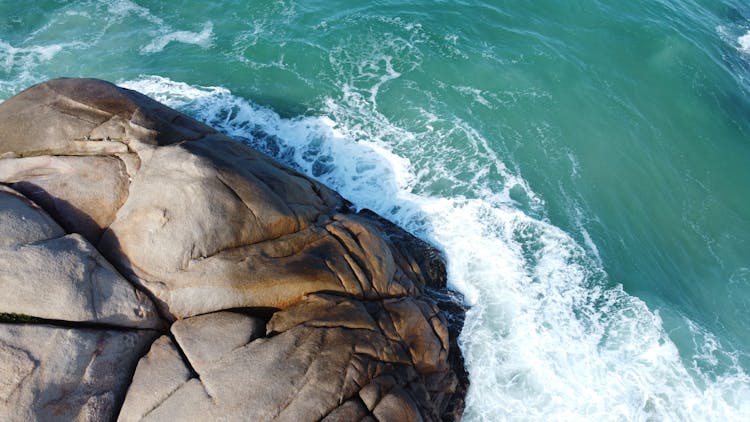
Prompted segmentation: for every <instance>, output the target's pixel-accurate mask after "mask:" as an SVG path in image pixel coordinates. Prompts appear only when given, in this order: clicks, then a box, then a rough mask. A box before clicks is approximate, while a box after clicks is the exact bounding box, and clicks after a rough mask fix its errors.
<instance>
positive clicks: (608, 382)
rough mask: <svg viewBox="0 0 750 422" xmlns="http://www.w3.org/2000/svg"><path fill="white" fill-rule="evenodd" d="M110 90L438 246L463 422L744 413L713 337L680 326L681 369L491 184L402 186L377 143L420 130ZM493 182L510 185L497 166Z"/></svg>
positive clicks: (585, 264) (603, 284)
mask: <svg viewBox="0 0 750 422" xmlns="http://www.w3.org/2000/svg"><path fill="white" fill-rule="evenodd" d="M375 82H377V79H375ZM121 85H123V86H126V87H129V88H133V89H137V90H140V91H142V92H144V93H146V94H148V95H151V96H153V97H155V98H157V99H159V100H160V101H163V102H165V103H167V104H169V105H172V106H174V107H177V108H180V109H181V110H183V111H185V112H187V113H189V114H191V115H193V116H195V117H197V118H199V119H200V120H203V121H205V122H207V123H208V124H210V125H213V126H215V127H217V128H219V129H220V130H222V131H224V132H227V133H229V134H230V135H233V136H235V137H238V138H240V139H242V140H244V141H245V142H248V143H249V144H251V145H253V146H255V147H258V148H260V149H262V150H264V151H266V152H267V153H269V154H270V155H272V156H275V157H277V158H278V159H280V160H282V161H285V162H287V163H289V164H291V165H293V166H295V167H296V168H298V169H300V170H302V171H304V172H306V173H307V174H309V175H311V176H313V177H315V178H317V179H319V180H321V181H323V182H324V183H327V184H328V185H330V186H332V187H334V188H336V189H337V190H339V191H340V192H341V193H342V194H343V195H344V196H346V197H347V198H348V199H350V200H352V201H354V203H355V204H357V205H358V206H360V207H367V208H371V209H374V210H375V211H377V212H379V213H381V214H383V215H385V216H387V217H388V218H390V219H392V220H394V221H396V222H398V223H399V224H401V225H402V226H404V227H406V228H407V229H409V230H411V231H412V232H415V233H417V234H418V235H420V236H422V237H424V238H427V239H429V240H431V241H432V242H434V243H436V244H437V245H439V246H440V247H441V248H442V249H443V250H444V251H445V252H446V255H447V257H448V259H449V266H448V270H449V282H450V285H451V286H452V287H453V288H455V289H458V290H460V291H461V292H463V293H464V294H465V296H466V298H467V301H468V302H469V303H470V305H471V306H472V307H471V309H470V311H469V313H468V315H467V320H466V325H465V328H464V331H463V333H462V335H461V338H460V342H461V345H462V349H463V351H464V355H465V358H466V362H467V366H468V369H469V372H470V379H471V383H472V384H471V388H470V390H469V395H468V398H467V409H466V413H465V419H466V420H487V421H496V420H507V419H510V420H545V421H546V420H676V421H682V420H722V421H723V420H748V419H750V378H749V377H748V375H747V374H746V373H745V372H744V371H743V370H742V369H741V368H740V366H739V364H738V363H736V362H735V363H734V366H733V368H732V369H731V370H729V371H726V372H724V373H723V375H716V374H713V373H711V370H712V368H714V367H715V366H716V365H717V363H718V361H717V360H712V357H714V356H719V355H721V354H722V353H723V352H722V348H721V345H720V344H719V342H718V340H716V338H715V337H712V336H711V335H710V333H707V332H704V331H700V328H699V327H697V326H695V324H692V323H690V322H689V321H688V323H689V324H692V325H690V327H691V330H693V332H694V339H695V341H696V342H697V345H698V347H697V349H696V350H698V353H697V354H696V356H695V357H694V358H693V359H694V360H693V361H692V362H693V363H690V360H689V359H688V364H686V363H685V361H684V360H683V359H682V358H681V357H680V354H679V353H678V350H677V348H676V347H675V345H674V344H673V343H672V342H671V341H670V338H669V336H668V335H667V334H666V333H665V332H664V329H663V328H662V320H661V317H660V316H659V314H658V313H654V312H652V311H650V310H649V309H648V308H647V307H646V305H645V304H644V303H643V302H642V301H641V300H639V299H638V298H635V297H633V296H630V295H628V294H627V293H625V292H624V291H623V290H622V288H621V287H619V286H612V285H611V283H610V282H608V280H607V278H606V274H605V273H604V272H603V270H602V269H601V266H600V265H599V264H598V262H597V259H596V258H595V257H593V258H592V257H590V256H589V254H588V253H587V252H586V250H585V249H583V248H582V247H581V246H579V245H578V244H576V242H575V241H574V240H573V239H572V238H571V237H570V236H569V235H568V234H567V233H565V232H563V231H562V230H560V229H559V228H557V227H555V226H553V225H550V224H549V223H547V222H544V221H540V220H538V219H534V218H532V217H530V216H528V215H526V214H525V213H523V212H521V211H520V210H519V209H518V208H517V207H516V206H515V204H514V202H513V201H510V200H509V199H508V198H507V197H505V196H503V195H497V194H495V193H493V189H489V188H487V189H483V188H481V187H478V188H477V190H476V192H479V193H480V195H478V196H477V197H475V198H466V197H461V196H446V197H430V196H423V195H417V194H415V193H414V191H415V190H419V188H420V184H422V183H425V179H423V178H421V177H420V176H419V175H420V173H421V171H422V170H421V169H420V168H418V167H417V164H415V162H414V161H413V160H410V159H407V158H405V157H404V156H402V155H401V154H396V153H394V147H393V144H392V143H391V141H390V139H392V138H394V137H395V135H394V134H396V135H398V136H406V137H407V138H408V137H411V139H412V140H416V141H419V142H420V143H421V142H422V141H423V139H421V138H420V135H418V134H414V133H410V132H408V131H406V130H404V129H402V128H399V127H398V126H396V125H393V124H392V123H390V122H388V121H387V119H385V118H384V117H383V116H381V115H379V114H378V113H377V111H376V110H374V108H373V107H372V103H371V102H368V101H367V97H366V96H356V95H355V98H353V99H354V100H356V101H351V100H352V98H348V97H347V95H351V93H350V94H344V95H343V97H342V98H339V99H330V98H329V99H328V100H327V102H326V104H324V106H323V107H324V109H326V110H328V111H329V116H321V117H316V116H312V117H298V118H293V119H284V118H281V117H280V116H279V115H278V114H276V113H275V112H273V111H272V110H270V109H267V108H263V107H259V106H257V105H255V104H252V103H250V102H248V101H246V100H244V99H241V98H238V97H235V96H233V95H232V94H231V93H230V92H229V91H228V90H226V89H224V88H221V87H197V86H190V85H187V84H183V83H179V82H174V81H171V80H169V79H165V78H161V77H143V78H140V79H138V80H134V81H127V82H123V83H122V84H121ZM364 92H367V90H364ZM347 98H348V99H347ZM357 107H363V108H361V109H359V108H357ZM436 118H437V117H436ZM362 119H369V120H368V121H367V122H364V121H362ZM344 122H346V123H344ZM354 122H359V125H353V124H352V123H354ZM470 129H471V128H470V127H464V128H463V130H464V131H468V132H470ZM434 135H435V134H434V133H432V134H431V135H430V136H434ZM474 135H475V136H478V134H474ZM448 136H450V135H448ZM432 141H433V143H436V144H440V143H441V142H445V140H444V139H433V140H432ZM475 141H477V142H478V144H477V151H480V152H481V151H482V148H483V147H482V145H481V140H476V139H475ZM496 158H497V157H495V159H496ZM440 159H441V158H440V157H438V158H435V160H440ZM432 164H433V165H439V163H437V162H432ZM420 165H421V164H420ZM497 167H498V168H501V169H504V166H503V165H502V163H498V164H497ZM504 171H507V170H504ZM504 180H505V183H506V185H517V184H521V185H523V180H522V179H521V178H520V177H518V176H516V175H512V174H510V173H509V172H508V173H507V174H505V176H504ZM477 183H483V182H482V181H481V180H480V179H477ZM524 186H525V185H524ZM527 188H528V187H524V189H527ZM529 195H533V193H529ZM695 362H698V363H695Z"/></svg>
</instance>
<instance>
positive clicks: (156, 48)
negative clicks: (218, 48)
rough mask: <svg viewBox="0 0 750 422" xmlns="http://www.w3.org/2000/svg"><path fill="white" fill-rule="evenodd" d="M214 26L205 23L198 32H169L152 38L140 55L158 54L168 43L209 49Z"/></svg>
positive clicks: (210, 23)
mask: <svg viewBox="0 0 750 422" xmlns="http://www.w3.org/2000/svg"><path fill="white" fill-rule="evenodd" d="M213 37H214V24H213V23H212V22H210V21H209V22H206V23H205V24H203V29H202V30H201V31H200V32H190V31H171V32H168V33H166V34H163V35H160V36H158V37H156V38H154V39H153V40H152V41H151V42H150V43H148V44H147V45H145V46H143V47H142V48H141V49H140V52H141V54H151V53H158V52H160V51H162V50H164V47H166V46H167V45H168V44H169V43H172V42H180V43H183V44H193V45H197V46H199V47H202V48H209V47H211V45H212V44H213Z"/></svg>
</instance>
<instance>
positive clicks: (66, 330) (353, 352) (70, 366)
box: [0, 79, 467, 421]
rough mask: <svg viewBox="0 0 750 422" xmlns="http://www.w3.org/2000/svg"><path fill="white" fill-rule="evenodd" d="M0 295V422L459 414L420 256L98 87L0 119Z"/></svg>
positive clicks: (408, 243)
mask: <svg viewBox="0 0 750 422" xmlns="http://www.w3.org/2000/svg"><path fill="white" fill-rule="evenodd" d="M0 288H1V290H0V299H1V300H0V313H1V314H0V319H3V318H4V319H5V320H6V321H12V323H5V324H1V325H0V378H4V379H5V381H2V382H0V419H3V420H5V419H45V418H48V417H52V416H54V415H57V414H54V413H49V412H50V411H52V410H50V405H49V403H50V402H54V403H58V404H59V405H60V406H62V407H60V409H63V410H59V409H58V408H55V409H53V410H54V411H56V412H61V413H59V416H60V417H62V418H66V419H76V418H77V419H86V418H89V419H97V420H101V419H107V418H114V417H117V418H119V420H123V421H130V420H142V419H146V420H217V419H221V420H290V421H292V420H293V421H301V420H335V421H349V420H388V421H391V420H441V419H443V420H451V419H456V418H458V417H460V414H461V410H462V403H463V394H464V393H465V389H466V387H467V381H466V377H465V373H464V371H463V366H462V362H461V359H460V354H459V351H458V349H457V347H456V335H457V330H458V329H460V320H461V315H457V314H460V313H461V311H462V308H461V307H460V305H457V304H455V303H452V302H451V301H450V300H446V299H445V298H446V297H447V296H446V295H445V292H444V289H445V268H444V263H443V261H442V258H441V256H440V254H439V253H438V252H437V251H436V250H435V249H434V248H432V247H430V246H429V245H427V244H426V243H424V242H422V241H420V240H418V239H416V238H414V237H413V236H411V235H410V234H408V233H406V232H405V231H403V230H401V229H399V228H398V227H396V226H394V225H393V224H391V223H390V222H388V221H387V220H385V219H382V218H380V217H379V216H377V215H375V214H374V213H371V212H367V211H364V212H359V213H352V212H350V211H349V205H348V203H347V202H346V200H344V199H343V198H341V197H340V196H339V195H338V194H337V193H336V192H334V191H332V190H330V189H329V188H327V187H326V186H324V185H321V184H320V183H318V182H316V181H314V180H311V179H309V178H307V177H305V176H304V175H301V174H299V173H297V172H295V171H293V170H291V169H289V168H287V167H285V166H283V165H281V164H279V163H277V162H275V161H274V160H272V159H270V158H268V157H267V156H265V155H263V154H261V153H259V152H257V151H255V150H253V149H250V148H248V147H246V146H244V145H242V144H240V143H239V142H237V141H235V140H232V139H229V138H227V137H226V136H224V135H221V134H219V133H217V132H216V131H215V130H213V129H211V128H209V127H207V126H205V125H203V124H201V123H199V122H197V121H195V120H193V119H191V118H189V117H186V116H184V115H182V114H180V113H178V112H176V111H174V110H171V109H169V108H167V107H165V106H163V105H161V104H159V103H157V102H155V101H153V100H151V99H149V98H148V97H145V96H143V95H141V94H138V93H136V92H133V91H129V90H125V89H122V88H118V87H116V86H114V85H112V84H109V83H107V82H103V81H98V80H92V79H57V80H53V81H50V82H47V83H44V84H41V85H37V86H34V87H32V88H30V89H28V90H26V91H24V92H23V93H21V94H19V95H17V96H16V97H13V98H11V99H9V100H7V101H6V102H3V103H0ZM441 291H442V293H441ZM446 306H449V307H451V308H452V310H453V315H447V314H446V313H445V312H444V311H441V309H440V308H441V307H443V308H445V307H446ZM446 316H449V317H450V318H451V320H452V321H453V320H455V321H457V322H456V323H454V324H451V325H449V324H448V322H447V320H446ZM3 330H6V331H5V332H4V331H3ZM47 332H49V333H47ZM7 333H10V334H7ZM160 334H161V337H159V338H158V340H156V341H155V342H153V343H152V344H151V346H150V350H149V351H148V352H147V353H146V349H147V348H148V344H150V343H151V342H152V341H153V340H154V339H155V338H156V337H158V336H159V335H160ZM36 336H38V337H39V338H36ZM91 342H93V343H91ZM122 342H126V343H127V342H130V343H129V344H131V345H132V347H131V348H130V349H128V348H123V347H121V346H120V345H121V344H122ZM42 343H43V344H42ZM90 344H94V345H95V346H94V349H93V351H92V348H91V347H90ZM56 345H59V350H58V349H56ZM92 353H93V355H92ZM144 353H146V354H145V356H144ZM139 359H140V361H139V362H138V364H137V368H135V362H137V361H138V360H139ZM81 374H84V375H85V376H84V375H81ZM82 376H83V378H81V377H82ZM76 377H78V378H76ZM100 378H101V379H100ZM75 380H78V381H75ZM74 382H78V383H79V384H80V387H77V388H73V389H71V388H60V387H59V385H63V384H64V385H69V384H71V383H74ZM105 388H106V389H108V390H106V391H109V392H110V393H108V395H107V394H105V393H104V391H105V390H104V389H105ZM126 388H127V393H126V394H125V393H124V391H125V389H126ZM38 391H53V392H54V394H52V393H50V394H47V395H46V396H43V397H44V398H40V397H42V396H38V394H37V393H36V392H38ZM45 400H47V401H45ZM51 415H52V416H51Z"/></svg>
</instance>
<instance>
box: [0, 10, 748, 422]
mask: <svg viewBox="0 0 750 422" xmlns="http://www.w3.org/2000/svg"><path fill="white" fill-rule="evenodd" d="M58 76H87V77H96V78H102V79H107V80H110V81H114V82H116V83H118V84H120V85H123V86H126V87H130V88H134V89H138V90H140V91H142V92H144V93H146V94H149V95H152V96H154V97H155V98H157V99H159V100H161V101H163V102H165V103H167V104H169V105H171V106H173V107H176V108H178V109H180V110H182V111H184V112H186V113H189V114H191V115H193V116H195V117H196V118H198V119H201V120H203V121H206V122H208V123H210V124H212V125H214V126H216V127H217V128H219V129H221V130H223V131H226V132H227V133H230V134H232V135H234V136H236V137H238V138H240V139H242V140H244V141H245V142H248V143H249V144H251V145H254V146H256V147H259V148H261V149H262V150H264V151H266V152H267V153H268V154H270V155H273V156H275V157H277V158H278V159H279V160H281V161H284V162H287V163H289V164H291V165H293V166H295V167H296V168H298V169H300V170H302V171H304V172H306V173H308V174H310V175H312V176H313V177H316V178H318V179H319V180H322V181H323V182H325V183H327V184H329V185H330V186H332V187H334V188H336V189H338V190H339V191H340V192H341V193H342V194H343V195H344V196H346V197H347V198H349V199H350V200H352V201H353V202H354V203H355V204H356V205H357V206H359V207H367V208H371V209H374V210H376V211H377V212H379V213H381V214H383V215H385V216H386V217H388V218H390V219H392V220H394V221H396V222H398V223H399V224H401V225H403V226H405V227H407V228H408V229H409V230H411V231H412V232H414V233H415V234H417V235H419V236H421V237H423V238H425V239H428V240H430V241H432V242H433V243H435V244H436V245H438V247H440V248H441V249H442V250H444V251H445V253H446V255H447V257H448V260H449V277H450V280H449V282H450V285H451V286H452V287H453V288H454V289H456V290H458V291H460V292H462V293H463V294H464V295H465V297H466V301H467V303H468V304H469V305H470V306H471V310H470V311H469V313H468V315H467V321H466V326H465V330H464V332H463V334H462V336H461V339H460V340H461V345H462V349H463V351H464V354H465V357H466V361H467V365H468V369H469V373H470V379H471V382H472V386H471V389H470V391H469V396H468V401H467V409H466V414H465V418H464V419H465V420H468V421H476V420H486V421H498V420H540V421H547V420H596V421H598V420H655V421H662V420H674V421H684V420H716V421H727V420H738V421H739V420H750V4H748V3H747V2H746V1H745V0H713V1H708V0H673V1H666V0H661V1H660V0H631V1H596V0H589V1H578V0H568V1H552V0H536V1H523V0H519V1H501V0H497V1H451V2H447V1H427V0H406V1H395V0H381V1H354V0H348V1H299V2H294V1H270V0H268V1H238V0H236V1H215V2H201V1H188V0H183V1H172V2H162V1H141V0H133V1H129V0H119V1H117V0H113V1H95V0H83V1H61V0H60V1H49V0H47V1H36V2H28V3H19V2H15V1H13V2H11V1H8V0H0V100H2V99H6V98H8V97H10V96H12V95H13V94H15V93H17V92H19V91H20V90H22V89H23V88H25V87H27V86H29V85H31V84H33V83H36V82H41V81H43V80H45V79H49V78H53V77H58Z"/></svg>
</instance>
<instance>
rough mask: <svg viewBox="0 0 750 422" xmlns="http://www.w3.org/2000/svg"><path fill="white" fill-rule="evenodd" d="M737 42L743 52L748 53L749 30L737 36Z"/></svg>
mask: <svg viewBox="0 0 750 422" xmlns="http://www.w3.org/2000/svg"><path fill="white" fill-rule="evenodd" d="M737 42H738V43H739V45H740V48H741V49H742V51H744V52H745V53H750V31H747V33H746V34H745V35H743V36H741V37H739V38H737Z"/></svg>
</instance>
